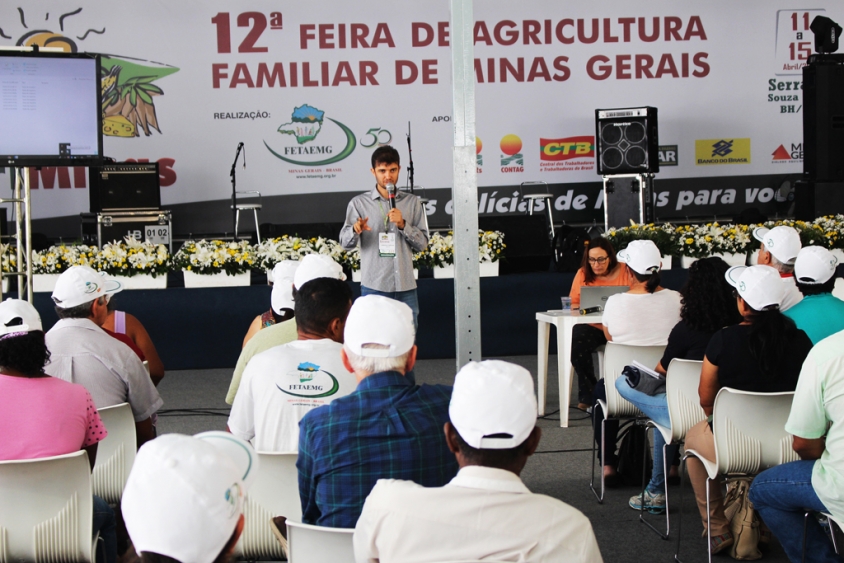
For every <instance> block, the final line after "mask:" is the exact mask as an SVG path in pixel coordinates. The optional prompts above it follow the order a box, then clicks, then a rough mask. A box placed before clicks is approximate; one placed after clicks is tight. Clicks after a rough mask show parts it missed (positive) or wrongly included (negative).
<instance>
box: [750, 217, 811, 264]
mask: <svg viewBox="0 0 844 563" xmlns="http://www.w3.org/2000/svg"><path fill="white" fill-rule="evenodd" d="M753 238H755V239H756V240H758V241H759V242H761V243H762V244H764V245H765V250H767V251H768V252H770V253H771V254H773V255H774V258H776V259H777V260H779V261H780V262H782V263H783V264H794V259H795V258H797V253H799V252H800V247H801V246H802V244H801V243H800V234H799V233H798V232H797V231H796V230H795V229H793V228H792V227H789V226H787V225H780V226H779V227H774V228H773V229H768V228H767V227H758V228H756V229H754V230H753Z"/></svg>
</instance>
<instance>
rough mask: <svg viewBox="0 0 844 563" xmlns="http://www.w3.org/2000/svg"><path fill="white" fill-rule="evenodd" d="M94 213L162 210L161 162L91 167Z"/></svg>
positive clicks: (90, 178)
mask: <svg viewBox="0 0 844 563" xmlns="http://www.w3.org/2000/svg"><path fill="white" fill-rule="evenodd" d="M88 180H89V183H90V186H91V188H90V190H89V194H88V195H89V198H90V199H89V201H90V208H91V210H90V211H91V213H100V212H102V211H129V210H153V209H160V208H161V183H160V179H159V177H158V163H157V162H121V163H117V164H104V165H103V166H92V167H90V168H88Z"/></svg>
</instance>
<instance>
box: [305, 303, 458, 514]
mask: <svg viewBox="0 0 844 563" xmlns="http://www.w3.org/2000/svg"><path fill="white" fill-rule="evenodd" d="M414 337H415V333H414V330H413V313H412V312H411V310H410V307H408V306H407V305H405V304H404V303H402V302H400V301H396V300H393V299H389V298H387V297H383V296H380V295H367V296H364V297H361V298H359V299H358V300H357V301H355V303H354V304H353V305H352V308H351V310H350V311H349V317H348V319H347V320H346V328H345V336H344V340H345V343H344V344H343V349H342V351H341V357H342V359H343V365H345V366H346V369H348V370H349V371H350V372H353V373H354V374H355V377H356V379H357V381H358V386H357V389H355V391H354V392H353V393H352V394H350V395H347V396H345V397H340V398H339V399H335V400H334V401H332V402H331V403H330V404H328V405H325V406H322V407H319V408H316V409H314V410H312V411H310V412H309V413H307V414H306V415H305V417H304V418H303V419H302V421H301V422H300V423H299V458H298V460H297V462H296V466H297V467H298V469H299V495H300V496H301V500H302V520H303V521H304V522H305V523H308V524H317V525H320V526H331V527H335V528H352V527H354V525H355V522H357V519H358V516H360V511H361V508H362V507H363V502H364V500H365V499H366V497H367V495H368V494H369V492H370V491H371V490H372V487H373V486H374V485H375V482H376V481H377V480H378V479H382V478H383V479H407V480H410V481H413V482H415V483H418V484H420V485H423V486H426V487H439V486H442V485H445V484H446V483H447V482H448V481H449V480H450V479H451V478H452V477H454V475H455V473H456V472H457V463H456V462H455V460H454V456H453V455H451V453H450V452H449V450H448V446H447V444H446V441H445V436H443V432H442V428H443V424H445V423H446V422H447V421H448V402H449V399H450V398H451V387H447V386H443V385H421V386H417V385H413V384H412V383H411V382H410V381H408V380H407V378H406V377H405V373H407V372H408V371H410V370H412V369H413V366H414V364H415V363H416V346H415V345H414V344H413V341H414Z"/></svg>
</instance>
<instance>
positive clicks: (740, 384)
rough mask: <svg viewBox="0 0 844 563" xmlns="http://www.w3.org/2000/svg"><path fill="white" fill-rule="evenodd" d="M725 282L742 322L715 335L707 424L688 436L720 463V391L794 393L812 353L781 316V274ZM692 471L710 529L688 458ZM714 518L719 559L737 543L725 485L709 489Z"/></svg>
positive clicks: (693, 472) (700, 492)
mask: <svg viewBox="0 0 844 563" xmlns="http://www.w3.org/2000/svg"><path fill="white" fill-rule="evenodd" d="M724 277H725V278H726V279H727V281H728V282H729V283H730V285H732V286H733V287H734V288H736V306H737V307H738V311H739V313H740V314H741V316H742V319H743V320H742V322H741V323H740V324H738V325H735V326H730V327H727V328H724V329H721V330H720V331H718V332H716V333H715V334H714V335H713V336H712V339H711V340H710V341H709V345H708V346H707V348H706V355H705V356H704V359H703V368H702V369H701V373H700V386H699V387H698V394H699V395H700V406H701V407H703V411H704V413H706V415H707V417H708V419H707V420H705V421H703V422H701V423H700V424H697V425H696V426H694V427H692V428H691V429H690V430H689V432H688V433H687V434H686V448H687V449H693V450H695V451H696V452H698V453H700V454H701V455H703V456H704V457H705V458H707V459H709V460H715V441H714V439H713V436H712V407H713V406H714V404H715V396H716V395H717V394H718V391H719V390H720V389H721V388H722V387H731V388H733V389H738V390H741V391H753V392H761V393H775V392H780V391H794V389H795V387H796V386H797V378H798V376H799V375H800V369H801V367H802V365H803V360H805V359H806V356H807V355H808V354H809V350H811V348H812V341H811V340H809V337H808V336H807V335H806V333H805V332H803V331H802V330H800V329H798V328H797V326H796V325H795V324H794V322H793V321H792V320H791V319H789V318H788V317H786V316H785V315H783V314H782V313H781V312H780V304H781V303H782V300H783V298H784V296H785V289H784V286H783V284H782V281H781V280H780V275H779V272H777V271H776V270H775V269H773V268H771V267H769V266H750V267H747V266H736V267H733V268H730V269H729V270H727V272H726V273H725V274H724ZM687 467H688V470H689V480H690V481H691V482H692V487H693V488H694V490H695V500H696V501H697V505H698V510H699V511H700V517H701V520H702V521H703V525H704V527H705V526H706V501H707V499H706V478H707V473H706V469H704V467H703V463H701V461H700V460H699V459H698V458H696V457H690V458H688V461H687ZM709 515H710V532H709V533H710V536H709V544H710V546H711V548H712V553H713V554H715V553H718V552H719V551H723V550H724V549H726V548H728V547H730V546H731V545H732V544H733V541H734V540H733V536H732V534H731V533H730V523H729V521H728V520H727V518H726V516H725V515H724V494H723V491H722V487H721V483H720V482H719V483H713V485H712V486H710V490H709Z"/></svg>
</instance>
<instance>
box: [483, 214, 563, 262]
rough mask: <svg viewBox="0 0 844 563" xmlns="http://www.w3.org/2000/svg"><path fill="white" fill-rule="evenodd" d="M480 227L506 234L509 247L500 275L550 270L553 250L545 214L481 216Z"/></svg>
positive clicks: (505, 241)
mask: <svg viewBox="0 0 844 563" xmlns="http://www.w3.org/2000/svg"><path fill="white" fill-rule="evenodd" d="M478 228H480V229H483V230H485V231H501V232H502V233H504V244H506V245H507V249H506V251H505V253H504V260H502V261H501V266H499V269H500V273H501V274H515V273H525V272H547V271H548V267H549V265H550V263H551V255H552V253H551V241H550V240H549V239H548V226H547V225H546V221H545V217H544V215H539V214H537V215H505V216H500V217H479V218H478Z"/></svg>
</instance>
